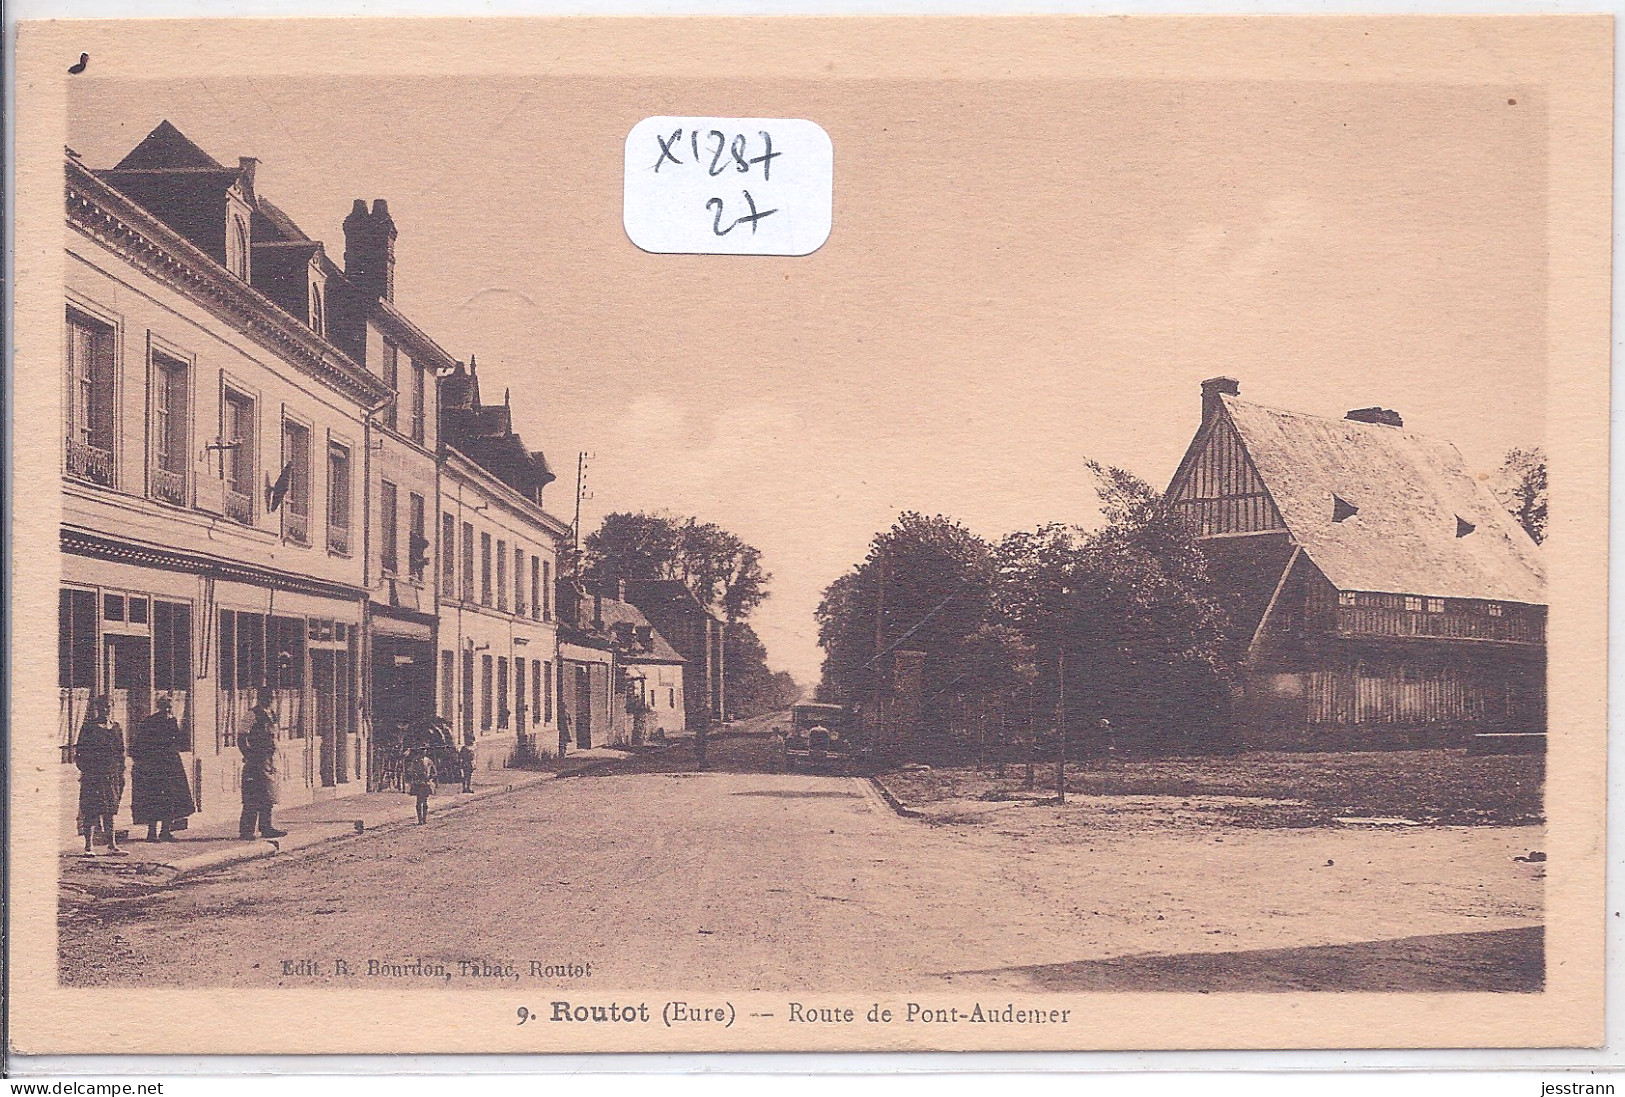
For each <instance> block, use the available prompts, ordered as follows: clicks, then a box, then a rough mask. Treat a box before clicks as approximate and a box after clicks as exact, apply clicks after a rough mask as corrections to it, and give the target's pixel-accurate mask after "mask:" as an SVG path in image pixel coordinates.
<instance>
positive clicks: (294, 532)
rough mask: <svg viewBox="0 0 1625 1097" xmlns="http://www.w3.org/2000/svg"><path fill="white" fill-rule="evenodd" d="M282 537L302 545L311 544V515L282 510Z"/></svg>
mask: <svg viewBox="0 0 1625 1097" xmlns="http://www.w3.org/2000/svg"><path fill="white" fill-rule="evenodd" d="M282 536H283V537H285V538H287V539H288V540H290V541H294V542H296V543H298V544H301V545H308V544H310V515H308V514H299V513H297V512H295V511H291V510H288V509H287V508H286V507H284V508H283V510H282Z"/></svg>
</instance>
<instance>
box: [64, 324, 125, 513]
mask: <svg viewBox="0 0 1625 1097" xmlns="http://www.w3.org/2000/svg"><path fill="white" fill-rule="evenodd" d="M114 353H115V350H114V332H113V328H112V327H111V326H110V325H107V324H101V323H97V322H96V321H94V320H92V319H90V318H89V317H88V316H84V315H82V314H80V313H77V312H74V311H73V310H71V309H70V310H69V311H68V346H67V362H66V370H67V388H68V393H67V400H66V404H67V407H66V412H67V430H66V433H67V439H68V454H67V462H68V475H69V476H72V477H74V478H76V479H79V480H89V481H90V482H91V483H93V484H101V485H103V486H105V487H112V486H113V365H114V360H113V356H114Z"/></svg>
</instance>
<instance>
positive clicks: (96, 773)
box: [73, 697, 126, 857]
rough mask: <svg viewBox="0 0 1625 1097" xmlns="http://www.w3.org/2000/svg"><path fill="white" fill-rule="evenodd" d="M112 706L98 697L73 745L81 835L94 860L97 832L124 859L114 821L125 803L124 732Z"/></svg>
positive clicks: (87, 850)
mask: <svg viewBox="0 0 1625 1097" xmlns="http://www.w3.org/2000/svg"><path fill="white" fill-rule="evenodd" d="M111 713H112V705H111V703H110V702H109V701H108V699H107V698H106V697H98V698H96V700H95V701H94V702H92V703H91V706H90V711H89V712H88V713H86V714H85V722H84V724H83V725H81V726H80V728H79V737H78V738H77V739H75V740H74V743H73V761H74V764H75V765H77V766H78V767H79V832H80V833H81V834H83V835H84V836H85V856H86V857H94V856H95V855H96V851H95V850H94V849H93V848H92V845H91V842H92V839H93V838H94V836H95V834H96V831H97V830H101V831H104V832H105V833H106V834H107V852H108V853H109V854H112V855H114V856H118V857H122V856H124V855H125V852H126V851H125V850H122V849H120V848H119V844H118V832H117V831H116V830H115V829H114V825H113V817H114V816H115V815H117V814H118V806H119V801H120V800H122V799H124V729H123V728H121V727H119V726H118V724H116V723H114V722H113V718H112V715H111Z"/></svg>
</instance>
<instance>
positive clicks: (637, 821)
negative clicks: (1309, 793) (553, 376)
mask: <svg viewBox="0 0 1625 1097" xmlns="http://www.w3.org/2000/svg"><path fill="white" fill-rule="evenodd" d="M719 747H721V748H722V752H721V754H720V755H713V757H714V759H715V760H716V761H718V762H719V763H722V762H727V761H728V758H729V752H730V751H735V752H736V753H734V754H733V755H732V762H728V765H729V771H727V772H714V773H704V774H695V773H692V772H680V771H678V770H676V769H675V768H674V769H672V770H668V771H650V770H645V771H643V772H619V771H617V770H616V769H615V768H614V767H603V768H600V769H598V770H597V771H596V776H591V777H589V776H581V777H574V778H563V779H559V780H554V781H547V782H543V783H542V784H540V785H537V786H533V787H531V788H527V789H523V790H519V791H516V792H514V793H512V794H508V795H505V796H498V797H493V798H491V799H489V800H487V801H482V802H481V803H480V804H479V805H475V806H471V807H470V808H468V809H467V810H464V811H461V812H457V813H452V814H449V815H447V816H444V817H440V818H432V819H431V822H430V824H429V825H428V826H425V827H417V826H405V827H399V828H394V829H385V830H379V831H376V832H374V831H369V832H368V833H366V834H365V835H361V836H357V837H355V838H353V839H350V840H346V841H342V842H337V843H334V844H331V845H329V846H323V847H311V848H309V849H307V850H304V851H301V852H298V853H292V854H289V855H287V856H285V857H277V858H273V859H270V860H268V861H260V862H254V863H251V864H245V865H241V866H238V867H236V868H233V869H230V870H224V871H220V872H217V873H214V874H211V875H209V876H205V877H200V878H196V879H192V880H189V881H182V882H180V883H178V884H173V885H170V886H167V887H153V886H149V885H148V884H145V883H143V882H142V881H140V880H134V879H125V878H121V876H120V875H119V874H118V872H117V871H116V869H114V868H113V867H112V866H110V865H100V864H98V865H96V866H95V867H94V868H92V867H89V866H85V867H79V866H75V867H74V868H73V870H72V871H71V872H70V874H69V875H68V876H66V877H65V878H64V881H63V892H62V908H61V909H62V914H61V918H60V928H61V938H60V939H61V952H60V964H61V967H60V970H61V974H62V978H63V981H64V982H65V983H67V984H70V985H124V986H129V985H155V984H156V985H183V986H194V987H206V986H278V985H280V986H305V985H350V986H369V985H379V984H378V983H377V982H374V981H371V978H370V977H368V976H365V975H363V974H359V972H364V971H365V970H366V966H365V965H366V964H367V962H368V961H369V960H379V961H382V962H384V963H386V964H411V963H413V962H415V961H423V962H425V963H428V964H431V965H434V964H443V965H445V966H446V970H447V972H448V973H449V974H448V977H447V978H446V979H445V980H444V981H441V980H439V979H435V980H434V981H433V982H432V984H426V983H425V981H424V980H423V979H422V978H420V977H417V976H394V975H382V976H379V977H378V978H379V979H382V980H384V981H386V982H388V983H389V985H408V984H410V985H415V986H421V985H435V986H445V987H447V988H449V989H458V988H472V987H477V986H481V985H488V984H482V983H481V982H480V981H479V977H477V976H474V977H463V976H461V975H459V974H457V972H458V971H459V970H460V969H459V968H458V967H457V964H458V962H459V961H467V960H471V959H482V960H488V961H492V962H496V963H501V964H506V963H512V964H515V965H518V966H520V967H521V968H523V966H524V965H525V964H527V963H528V962H529V961H531V960H538V961H543V962H545V963H547V964H550V965H554V964H556V965H561V970H562V969H564V968H565V967H567V966H568V965H572V964H574V965H582V964H585V965H590V970H591V975H590V976H587V977H585V978H582V977H579V976H561V977H560V978H559V979H557V980H553V981H551V982H544V983H540V984H532V983H529V982H528V981H527V982H526V983H525V984H524V985H527V986H528V985H537V986H555V987H558V988H560V989H568V988H571V987H574V988H576V989H577V990H607V989H611V988H618V987H647V986H685V987H717V988H734V987H737V988H742V989H762V990H784V991H798V992H803V993H806V992H811V991H819V990H830V991H834V990H859V989H872V988H876V987H890V988H892V989H896V988H898V987H920V988H922V989H926V988H937V989H948V988H956V987H964V988H968V989H972V990H975V989H981V988H993V987H999V988H1008V989H1010V990H1021V989H1025V990H1085V989H1121V990H1159V989H1166V990H1193V989H1196V990H1252V991H1270V990H1293V989H1319V990H1342V991H1347V990H1504V991H1534V990H1538V989H1539V988H1540V986H1541V985H1542V981H1543V970H1544V960H1543V950H1542V929H1541V921H1542V892H1543V883H1542V881H1543V877H1544V867H1545V866H1544V864H1542V863H1540V862H1538V861H1530V860H1527V859H1521V858H1526V856H1527V854H1528V852H1529V851H1530V850H1532V849H1539V848H1541V845H1542V828H1540V827H1538V826H1520V827H1494V826H1477V827H1446V826H1415V827H1402V826H1346V825H1336V826H1320V827H1306V826H1293V827H1256V826H1251V827H1223V826H1217V825H1214V824H1213V822H1212V819H1211V818H1210V817H1208V816H1206V815H1202V814H1201V813H1196V814H1195V815H1193V817H1191V818H1186V817H1185V816H1181V815H1179V814H1177V813H1176V814H1175V815H1173V816H1172V817H1170V818H1169V819H1168V820H1166V821H1165V822H1164V823H1163V824H1162V825H1157V826H1138V825H1136V826H1123V825H1117V822H1121V821H1122V818H1123V817H1122V814H1121V810H1120V809H1121V808H1123V807H1124V805H1125V803H1126V802H1127V801H1126V798H1122V797H1111V798H1106V799H1112V800H1114V801H1116V802H1115V803H1113V804H1106V805H1098V806H1092V805H1091V804H1090V803H1088V802H1081V803H1069V804H1068V805H1067V806H1064V807H1061V806H1053V805H1051V806H1042V805H1040V806H1033V805H1029V804H1024V803H1020V802H1016V801H1004V802H993V801H975V802H976V803H978V804H980V806H981V807H982V808H985V809H987V812H988V814H986V815H985V816H983V817H980V818H979V819H978V820H977V824H979V825H973V824H966V823H961V822H957V821H954V820H952V819H949V818H946V817H944V818H935V819H932V818H926V819H911V818H903V817H900V816H899V815H898V814H897V813H896V812H895V811H893V810H892V809H891V808H890V807H888V806H887V805H886V803H884V802H883V800H882V799H881V796H880V795H879V794H878V793H877V791H876V790H875V788H874V786H873V785H871V783H870V782H869V781H867V780H865V779H862V778H852V777H828V776H813V775H804V774H782V775H781V774H764V773H757V772H743V771H741V770H742V769H743V768H744V764H745V762H746V761H748V759H747V758H746V757H745V755H746V754H749V753H751V752H753V751H755V750H757V749H759V748H760V749H765V748H761V745H760V743H755V742H752V741H750V740H749V739H741V740H740V741H739V742H738V743H736V744H735V746H734V747H723V744H722V743H720V742H717V743H713V744H712V749H713V751H716V750H717V749H718V748H719ZM663 757H665V758H666V759H667V761H669V762H670V763H671V764H672V765H673V766H675V765H676V763H677V761H678V760H679V758H680V748H674V750H673V751H672V752H670V753H667V754H665V755H663ZM645 764H649V763H648V760H647V759H644V760H641V761H640V765H645ZM735 764H737V767H738V768H734V766H735ZM940 803H946V801H942V802H940ZM1108 808H1116V809H1119V814H1118V815H1117V816H1116V817H1111V816H1110V813H1109V812H1108V810H1107V809H1108ZM1109 817H1110V818H1115V819H1116V820H1117V822H1114V823H1112V824H1107V823H1106V822H1104V821H1103V820H1105V819H1107V818H1109ZM307 959H308V960H312V961H314V962H315V965H316V966H315V967H314V968H313V969H312V968H306V969H299V968H297V967H295V968H293V969H290V968H289V967H288V966H287V964H288V963H290V962H292V963H297V961H300V960H307ZM337 959H344V960H346V961H347V962H348V963H349V965H350V971H349V973H348V974H343V973H340V972H339V971H338V970H337V969H336V967H335V965H334V961H335V960H337ZM575 970H579V967H578V968H577V969H575ZM403 979H404V982H402V980H403Z"/></svg>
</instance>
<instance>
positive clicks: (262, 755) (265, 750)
mask: <svg viewBox="0 0 1625 1097" xmlns="http://www.w3.org/2000/svg"><path fill="white" fill-rule="evenodd" d="M237 749H239V750H241V751H242V752H243V814H242V817H241V818H240V819H239V820H238V822H237V837H239V838H252V837H254V830H255V828H256V827H258V829H259V833H260V837H261V838H281V837H283V836H284V835H286V834H287V833H288V832H287V831H285V830H277V829H276V827H274V826H272V825H271V809H272V808H273V807H275V806H276V717H275V716H273V715H272V714H271V691H270V689H268V688H265V687H261V688H260V691H259V695H258V697H257V698H256V699H255V701H254V707H253V709H251V710H250V712H249V725H248V730H247V731H245V732H244V733H243V734H242V735H241V736H239V737H238V739H237Z"/></svg>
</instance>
